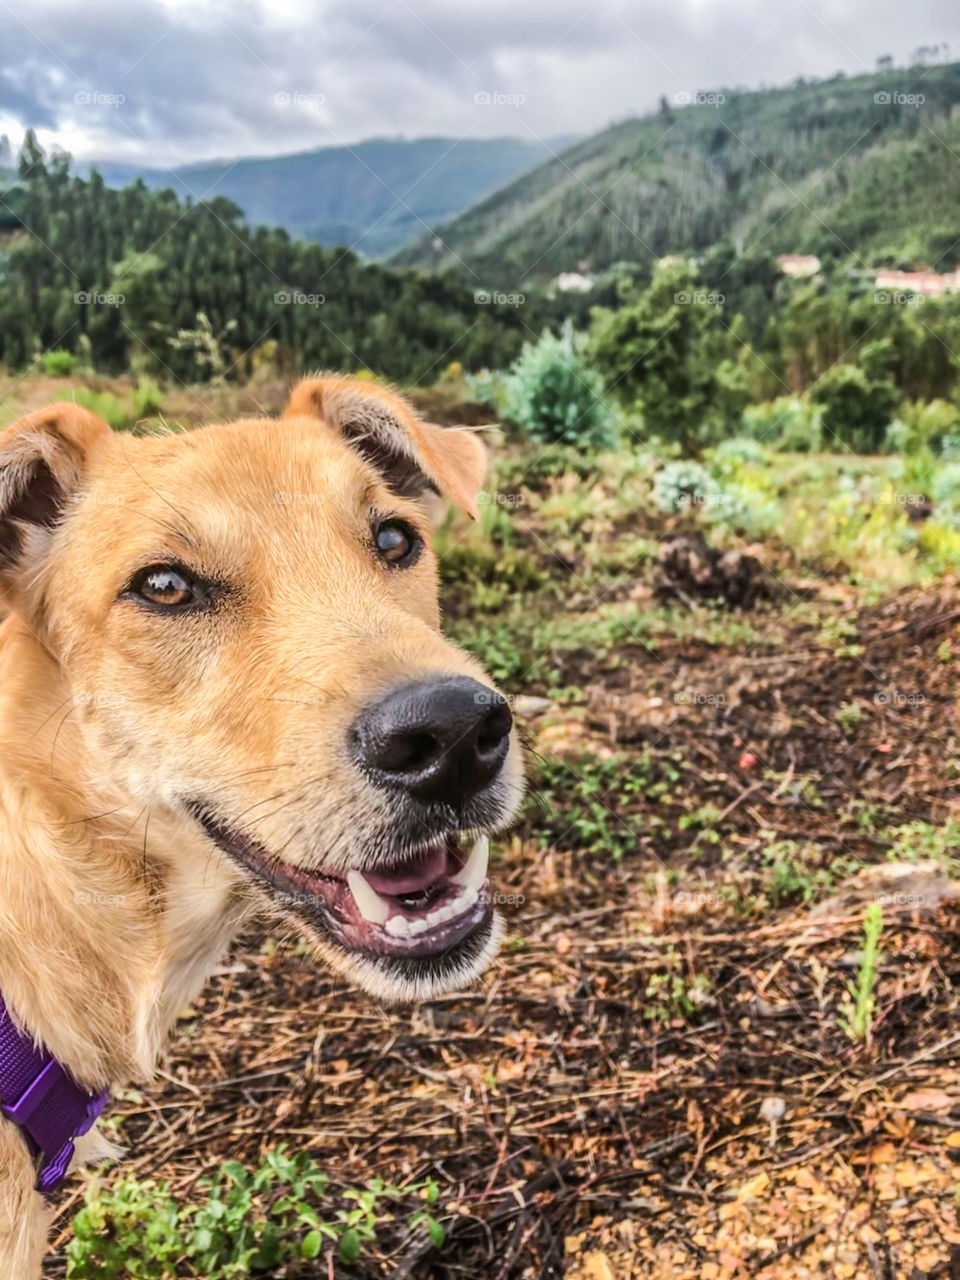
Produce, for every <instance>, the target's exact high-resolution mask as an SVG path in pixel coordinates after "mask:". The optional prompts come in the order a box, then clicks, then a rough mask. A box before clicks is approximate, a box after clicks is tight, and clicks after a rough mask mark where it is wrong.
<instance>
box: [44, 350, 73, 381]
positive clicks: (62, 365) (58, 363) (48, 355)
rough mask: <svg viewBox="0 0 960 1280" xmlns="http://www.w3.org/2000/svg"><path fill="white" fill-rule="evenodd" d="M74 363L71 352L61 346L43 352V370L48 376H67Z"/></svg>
mask: <svg viewBox="0 0 960 1280" xmlns="http://www.w3.org/2000/svg"><path fill="white" fill-rule="evenodd" d="M75 364H76V360H75V358H74V356H73V353H72V352H70V351H64V350H63V349H62V348H58V349H57V350H56V351H45V352H44V353H43V371H44V373H45V374H46V375H47V377H49V378H68V377H69V376H70V374H71V373H73V368H74V365H75Z"/></svg>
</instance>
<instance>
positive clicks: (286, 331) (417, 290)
mask: <svg viewBox="0 0 960 1280" xmlns="http://www.w3.org/2000/svg"><path fill="white" fill-rule="evenodd" d="M20 165H21V175H22V176H21V179H20V181H19V182H18V183H17V185H16V186H15V187H14V188H13V189H10V190H7V191H6V193H5V194H3V195H2V200H0V213H2V215H3V219H4V222H3V223H2V224H0V364H3V365H6V366H7V367H9V368H15V369H16V368H22V367H24V366H25V365H28V364H29V363H30V362H31V361H32V360H34V359H35V358H36V357H37V356H39V354H40V353H41V352H44V351H50V350H55V349H63V350H65V351H68V352H74V353H78V354H80V355H81V357H82V358H83V359H84V360H85V362H87V363H90V364H92V365H93V366H94V367H96V368H98V369H102V370H105V371H117V370H122V369H126V368H128V367H129V366H131V365H133V366H134V367H136V368H140V369H145V370H149V371H150V372H153V373H156V374H166V373H170V372H172V373H173V374H175V375H176V376H177V377H179V378H182V379H185V380H187V379H198V378H205V377H210V376H211V375H214V374H220V373H223V372H225V371H227V370H231V371H232V372H233V373H234V376H238V377H242V376H245V375H248V374H249V373H250V372H251V371H252V368H253V364H254V363H255V361H257V360H261V361H269V362H270V363H271V365H273V366H274V367H277V368H279V369H280V370H281V371H283V370H287V371H292V370H293V369H294V368H310V367H314V368H315V367H319V366H330V367H336V368H342V369H356V368H361V367H363V366H369V367H371V368H374V369H376V370H377V372H378V373H381V374H384V375H386V376H387V377H392V378H402V379H404V380H407V381H410V382H417V381H419V380H421V379H423V378H426V377H428V376H435V371H436V370H437V369H438V368H442V367H444V365H445V364H446V363H448V362H450V361H452V360H456V359H463V360H467V361H469V362H470V363H473V364H476V363H481V364H483V363H489V364H502V363H503V362H504V361H505V360H507V359H509V358H510V357H511V356H512V355H513V354H514V353H515V351H516V350H517V349H518V347H519V335H520V333H521V332H522V329H521V326H520V321H519V319H518V318H517V313H516V311H511V312H509V313H507V312H506V311H503V312H500V313H499V314H497V315H496V316H494V315H493V314H492V313H491V311H490V310H489V309H486V308H482V307H480V308H478V307H477V306H476V305H475V303H474V297H473V290H472V287H470V288H468V287H466V286H465V285H464V284H463V283H461V281H460V280H459V279H457V278H456V277H454V276H453V275H450V274H448V275H445V276H444V275H434V276H429V277H427V276H421V275H417V274H415V273H411V272H399V271H394V270H388V269H386V268H384V267H380V266H376V265H368V264H365V263H362V262H361V261H360V260H359V259H358V258H357V256H356V255H355V254H353V253H350V252H347V251H345V250H337V249H329V248H323V247H321V246H320V245H316V244H306V243H304V242H302V241H297V240H294V239H292V238H291V237H290V236H289V235H288V233H287V232H286V231H284V230H279V229H268V228H264V227H259V228H257V229H256V230H251V229H250V228H249V227H248V226H247V225H246V224H245V223H244V222H243V221H242V218H241V215H240V210H239V209H238V208H237V207H236V206H235V205H234V204H232V203H231V202H230V201H228V200H225V199H223V198H217V199H214V200H212V201H211V202H210V203H209V204H198V205H194V206H192V207H187V206H185V205H183V204H181V203H179V202H178V200H177V198H176V196H175V195H174V194H173V193H172V192H171V191H159V192H151V191H148V190H147V188H146V186H145V185H144V184H143V183H137V184H135V185H133V186H130V187H127V188H126V189H124V190H123V191H114V190H111V189H110V188H109V187H107V186H106V185H105V184H104V182H103V180H102V178H100V177H98V176H97V175H94V176H93V177H92V178H91V179H90V180H89V181H86V180H83V179H81V178H78V177H75V176H72V175H71V173H70V170H69V162H68V159H67V158H66V157H62V156H60V157H56V158H54V159H52V160H50V161H45V160H44V158H43V156H42V153H41V152H40V150H39V148H38V147H37V146H36V143H35V142H34V141H33V139H32V137H31V136H29V135H28V140H27V144H26V146H25V149H24V153H23V156H22V157H21V162H20Z"/></svg>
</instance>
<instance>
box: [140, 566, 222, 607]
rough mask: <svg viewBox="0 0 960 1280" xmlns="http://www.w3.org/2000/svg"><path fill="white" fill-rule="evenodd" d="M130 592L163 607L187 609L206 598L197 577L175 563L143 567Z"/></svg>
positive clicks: (149, 602)
mask: <svg viewBox="0 0 960 1280" xmlns="http://www.w3.org/2000/svg"><path fill="white" fill-rule="evenodd" d="M130 594H131V595H135V596H139V597H140V599H141V600H146V602H147V603H148V604H152V605H156V606H157V607H158V608H161V609H172V610H177V609H186V608H190V607H191V606H193V605H198V604H202V603H203V602H204V601H205V599H206V593H205V592H204V590H203V587H202V586H201V584H200V583H199V582H197V580H196V579H195V578H192V577H191V576H190V574H188V573H186V572H185V571H184V570H182V569H177V568H175V567H174V566H173V565H164V564H157V565H151V567H150V568H149V569H141V570H140V572H139V573H138V574H137V576H136V577H135V578H134V579H133V581H132V582H131V584H130Z"/></svg>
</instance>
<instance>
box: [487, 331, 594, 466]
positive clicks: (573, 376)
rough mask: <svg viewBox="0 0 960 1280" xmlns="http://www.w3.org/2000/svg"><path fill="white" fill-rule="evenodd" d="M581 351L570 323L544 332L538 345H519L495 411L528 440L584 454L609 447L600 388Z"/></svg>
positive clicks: (579, 342)
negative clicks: (571, 447)
mask: <svg viewBox="0 0 960 1280" xmlns="http://www.w3.org/2000/svg"><path fill="white" fill-rule="evenodd" d="M582 346H583V344H582V342H581V340H580V339H579V338H578V337H577V335H576V334H575V333H574V331H573V325H572V323H570V322H567V323H566V324H565V325H564V326H563V328H562V329H561V331H560V333H559V334H554V333H551V332H550V331H549V330H547V331H546V332H544V333H543V334H542V335H541V337H540V338H539V340H538V341H537V342H535V343H525V344H524V347H523V350H522V351H521V353H520V355H519V356H518V357H517V359H516V361H515V362H514V364H513V366H512V367H511V369H510V373H509V374H508V376H507V377H506V378H504V380H503V388H502V397H501V401H500V407H501V409H502V411H503V413H505V414H506V415H507V417H508V418H511V419H512V420H513V421H514V422H516V423H517V425H518V426H519V427H521V428H522V429H523V431H524V432H525V433H526V434H527V435H529V436H530V437H531V438H532V439H534V440H541V441H543V442H544V443H546V444H558V443H560V442H565V443H568V444H572V443H576V444H578V445H579V446H580V447H582V448H586V449H603V448H606V447H608V446H609V445H611V444H612V443H613V440H614V434H613V428H612V420H611V415H610V411H609V409H608V408H607V406H606V404H605V403H604V399H603V388H602V386H601V384H600V380H599V378H598V377H597V375H596V374H595V373H594V372H593V371H592V370H591V369H590V368H589V367H588V365H587V363H586V361H585V360H584V357H583V351H582Z"/></svg>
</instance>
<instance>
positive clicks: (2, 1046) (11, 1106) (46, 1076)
mask: <svg viewBox="0 0 960 1280" xmlns="http://www.w3.org/2000/svg"><path fill="white" fill-rule="evenodd" d="M108 1097H109V1090H106V1089H105V1090H104V1091H103V1093H97V1094H93V1093H87V1091H86V1090H85V1089H81V1088H80V1086H79V1085H78V1084H77V1083H76V1082H75V1081H74V1080H73V1079H72V1078H71V1077H70V1076H69V1075H68V1074H67V1072H66V1071H65V1070H64V1069H63V1067H61V1065H60V1063H59V1062H57V1060H56V1058H54V1057H53V1055H52V1054H51V1053H49V1052H48V1050H46V1049H43V1048H40V1049H38V1048H37V1047H36V1046H35V1045H34V1043H33V1041H32V1040H31V1039H30V1037H29V1036H26V1035H24V1034H23V1033H22V1032H20V1031H19V1030H18V1029H17V1027H16V1026H15V1025H14V1023H13V1020H12V1018H11V1017H10V1014H9V1013H8V1012H7V1007H6V1005H5V1004H4V1003H3V997H2V996H0V1112H2V1113H3V1115H5V1116H6V1117H7V1119H8V1120H12V1121H13V1122H14V1124H18V1125H19V1126H20V1128H21V1129H22V1130H23V1132H24V1133H25V1134H26V1137H27V1141H28V1143H29V1144H30V1148H31V1150H32V1151H33V1152H34V1153H35V1154H36V1155H37V1157H38V1161H39V1173H38V1177H37V1190H38V1191H43V1192H44V1193H48V1192H51V1191H55V1190H56V1188H57V1187H58V1186H59V1185H60V1183H61V1182H62V1181H63V1179H64V1177H65V1176H66V1173H67V1168H68V1166H69V1164H70V1161H71V1159H72V1158H73V1140H74V1138H79V1137H80V1136H81V1135H82V1134H84V1133H86V1132H87V1130H88V1129H90V1128H91V1127H92V1125H93V1123H94V1121H95V1120H96V1119H97V1116H99V1114H100V1112H101V1111H102V1110H103V1108H104V1107H105V1106H106V1104H107V1098H108Z"/></svg>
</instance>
